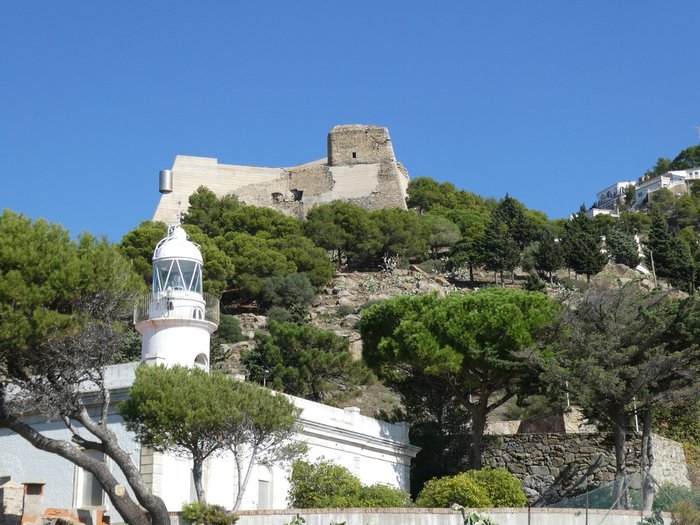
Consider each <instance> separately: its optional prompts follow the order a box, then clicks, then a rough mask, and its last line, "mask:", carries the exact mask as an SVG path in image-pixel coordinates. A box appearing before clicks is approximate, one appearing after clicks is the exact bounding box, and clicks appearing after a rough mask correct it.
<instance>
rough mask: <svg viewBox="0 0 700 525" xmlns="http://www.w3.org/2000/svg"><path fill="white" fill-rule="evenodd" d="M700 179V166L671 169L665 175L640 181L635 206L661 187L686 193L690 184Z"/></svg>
mask: <svg viewBox="0 0 700 525" xmlns="http://www.w3.org/2000/svg"><path fill="white" fill-rule="evenodd" d="M696 180H700V167H695V168H691V169H688V170H677V171H669V172H667V173H664V174H663V175H658V176H656V177H654V178H651V179H649V180H646V181H644V182H640V183H639V184H638V185H637V188H636V199H635V206H640V205H641V204H642V203H643V202H644V200H645V199H646V198H647V196H649V195H650V194H652V193H654V192H655V191H658V190H660V189H661V188H667V189H669V190H671V191H673V192H675V193H679V194H681V193H685V192H686V191H687V188H688V184H689V183H691V182H694V181H696Z"/></svg>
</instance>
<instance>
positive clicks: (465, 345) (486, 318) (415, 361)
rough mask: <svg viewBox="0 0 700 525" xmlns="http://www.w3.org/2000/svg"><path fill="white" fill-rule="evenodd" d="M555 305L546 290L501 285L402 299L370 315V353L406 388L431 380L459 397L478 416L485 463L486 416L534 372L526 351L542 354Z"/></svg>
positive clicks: (472, 451) (473, 447)
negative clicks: (541, 340)
mask: <svg viewBox="0 0 700 525" xmlns="http://www.w3.org/2000/svg"><path fill="white" fill-rule="evenodd" d="M555 310H556V305H555V304H554V303H553V302H551V301H550V300H549V299H547V297H545V296H544V295H543V294H538V293H529V292H524V291H520V290H508V289H497V288H490V289H487V290H483V291H479V292H477V293H471V294H465V295H463V294H454V295H449V296H447V297H444V298H439V297H436V296H422V297H421V296H419V297H398V298H396V299H391V300H387V301H384V302H382V303H378V304H375V305H373V306H371V307H370V308H368V309H366V310H365V311H364V312H363V314H362V322H361V324H360V333H361V335H362V341H363V357H364V359H365V360H366V362H367V363H368V364H369V365H370V367H372V368H373V369H374V370H375V371H376V372H377V374H378V375H379V376H380V377H382V378H384V379H385V381H386V383H387V384H388V385H389V386H390V387H391V388H394V389H396V390H397V391H398V392H400V393H401V392H402V391H403V390H405V389H407V388H409V389H410V388H413V383H414V378H423V377H424V378H425V379H427V380H428V381H429V382H430V384H431V386H432V388H433V389H436V390H441V391H444V392H446V393H449V395H450V397H451V398H453V399H455V400H456V401H458V402H459V403H460V404H461V405H462V406H463V407H464V408H465V409H466V410H467V411H468V413H469V414H470V415H471V439H470V448H469V454H468V456H469V462H470V465H471V466H472V467H473V468H480V466H481V453H480V445H481V438H482V436H483V432H484V428H485V425H486V417H487V415H488V414H489V413H490V412H491V411H492V410H494V409H495V408H497V407H499V406H500V405H502V404H503V403H505V402H506V401H507V400H508V399H510V398H511V397H513V396H514V395H515V394H516V390H517V388H518V386H519V385H520V384H522V383H523V381H524V378H525V377H526V376H528V375H530V374H531V373H532V368H531V366H530V364H529V362H528V359H527V358H526V356H525V354H528V353H531V352H537V351H538V339H537V338H538V335H539V332H540V331H541V330H542V329H544V327H545V326H546V325H547V323H548V322H549V321H550V320H551V317H552V315H553V314H554V312H555Z"/></svg>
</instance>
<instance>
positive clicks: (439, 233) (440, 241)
mask: <svg viewBox="0 0 700 525" xmlns="http://www.w3.org/2000/svg"><path fill="white" fill-rule="evenodd" d="M420 220H421V222H422V223H423V225H424V227H425V228H426V229H427V232H428V244H429V245H430V252H431V254H432V257H433V259H437V258H438V257H439V253H440V250H445V249H448V248H450V247H451V246H452V245H454V244H455V243H456V242H457V241H459V240H460V239H461V238H462V233H461V231H460V229H459V226H457V225H456V224H455V223H454V222H452V221H451V220H450V219H448V218H447V217H444V216H442V215H439V214H436V213H426V214H423V215H421V216H420Z"/></svg>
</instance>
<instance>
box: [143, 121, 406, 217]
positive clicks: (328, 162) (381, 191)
mask: <svg viewBox="0 0 700 525" xmlns="http://www.w3.org/2000/svg"><path fill="white" fill-rule="evenodd" d="M172 172H173V191H172V193H169V194H165V195H162V196H161V198H160V202H159V203H158V207H157V209H156V212H155V214H154V216H153V220H154V221H164V222H166V223H168V224H172V223H174V221H175V220H176V218H177V216H178V210H181V211H186V210H187V207H188V204H189V197H190V195H192V193H194V191H195V190H196V189H197V188H199V187H200V186H206V187H207V188H209V189H210V190H211V191H213V192H214V193H215V194H216V195H217V196H218V197H223V196H224V195H228V194H235V195H237V196H238V198H239V199H240V200H241V201H242V202H245V203H246V204H251V205H254V206H265V207H268V208H273V209H276V210H278V211H280V212H282V213H285V214H287V215H292V216H295V217H305V216H306V214H307V213H308V211H309V210H310V209H311V208H313V207H314V206H317V205H319V204H325V203H328V202H331V201H333V200H345V201H349V202H353V203H355V204H358V205H360V206H362V207H364V208H366V209H368V210H377V209H382V208H403V209H405V208H406V189H407V187H408V180H409V177H408V172H407V171H406V169H405V168H404V167H403V166H402V165H401V164H399V163H398V162H397V161H396V159H395V158H394V148H393V146H392V143H391V138H390V137H389V131H388V130H387V129H386V128H382V127H379V126H363V125H351V126H335V127H334V128H333V129H332V130H331V132H330V133H329V134H328V157H327V159H321V160H318V161H314V162H309V163H307V164H301V165H299V166H292V167H287V168H263V167H255V166H237V165H229V164H220V163H219V162H218V160H217V159H213V158H205V157H185V156H178V157H177V158H176V159H175V163H174V164H173V167H172Z"/></svg>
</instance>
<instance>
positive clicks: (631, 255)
mask: <svg viewBox="0 0 700 525" xmlns="http://www.w3.org/2000/svg"><path fill="white" fill-rule="evenodd" d="M605 243H606V244H607V245H608V253H610V258H611V259H612V260H613V261H615V262H616V263H618V264H624V265H626V266H629V267H630V268H634V267H635V266H637V265H638V264H639V248H638V247H637V241H635V240H634V237H632V236H631V235H630V234H628V233H625V232H622V231H620V230H610V232H609V233H608V235H607V236H606V238H605Z"/></svg>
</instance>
